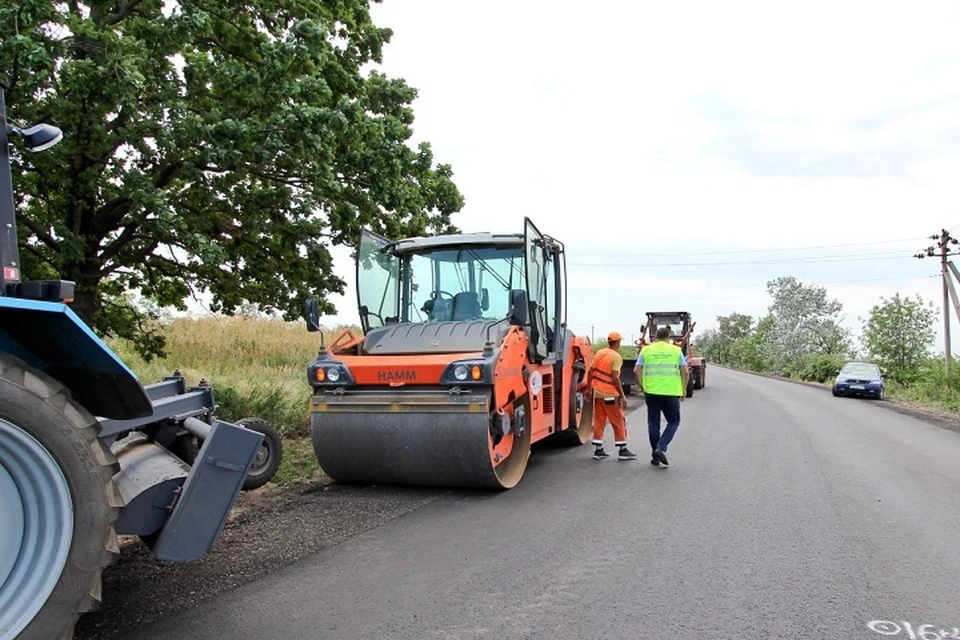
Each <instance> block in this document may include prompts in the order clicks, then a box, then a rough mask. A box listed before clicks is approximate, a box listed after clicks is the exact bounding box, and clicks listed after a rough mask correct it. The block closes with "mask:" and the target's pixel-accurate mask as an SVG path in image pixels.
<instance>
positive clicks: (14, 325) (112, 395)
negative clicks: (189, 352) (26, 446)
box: [0, 296, 153, 420]
mask: <svg viewBox="0 0 960 640" xmlns="http://www.w3.org/2000/svg"><path fill="white" fill-rule="evenodd" d="M0 352H5V353H9V354H10V355H12V356H14V357H16V358H20V359H21V360H23V361H24V362H26V363H27V364H28V365H30V366H31V367H34V368H36V369H38V370H40V371H42V372H44V373H46V374H47V375H49V376H51V377H53V378H54V379H56V380H58V381H60V382H61V383H62V384H64V385H65V386H66V387H67V388H68V389H70V392H71V393H72V394H73V398H74V399H75V400H76V401H77V402H78V403H79V404H81V405H83V407H84V408H86V409H87V411H89V412H90V413H92V414H93V415H95V416H101V417H106V418H113V419H117V420H125V419H130V418H142V417H146V416H149V415H151V414H152V413H153V405H152V404H151V402H150V397H149V396H148V395H147V392H146V390H145V389H144V388H143V385H142V384H141V383H140V381H139V380H138V379H137V376H136V374H134V373H133V371H131V370H130V369H129V368H128V367H127V365H125V364H124V363H123V361H122V360H120V358H119V357H117V355H116V354H115V353H114V352H113V351H112V350H111V349H110V347H108V346H107V345H106V343H104V342H103V341H102V340H101V339H100V338H99V337H97V335H96V334H95V333H94V332H93V330H92V329H90V327H89V326H87V324H86V323H84V322H83V320H81V319H80V317H79V316H78V315H77V314H76V313H74V312H73V310H72V309H70V307H68V306H67V305H66V304H63V303H59V302H45V301H39V300H26V299H22V298H10V297H6V296H0Z"/></svg>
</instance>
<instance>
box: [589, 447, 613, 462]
mask: <svg viewBox="0 0 960 640" xmlns="http://www.w3.org/2000/svg"><path fill="white" fill-rule="evenodd" d="M609 457H610V454H609V453H607V452H606V451H604V450H603V447H597V450H596V451H594V452H593V459H594V460H604V459H606V458H609Z"/></svg>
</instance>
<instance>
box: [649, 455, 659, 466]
mask: <svg viewBox="0 0 960 640" xmlns="http://www.w3.org/2000/svg"><path fill="white" fill-rule="evenodd" d="M650 464H652V465H653V466H655V467H659V466H660V461H659V460H657V456H656V455H653V454H651V456H650Z"/></svg>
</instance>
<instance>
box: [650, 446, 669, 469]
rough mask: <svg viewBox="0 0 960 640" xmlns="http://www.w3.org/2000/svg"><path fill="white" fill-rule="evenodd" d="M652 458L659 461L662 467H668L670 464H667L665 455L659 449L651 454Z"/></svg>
mask: <svg viewBox="0 0 960 640" xmlns="http://www.w3.org/2000/svg"><path fill="white" fill-rule="evenodd" d="M653 457H654V458H656V459H657V460H659V461H660V464H662V465H663V466H665V467H669V466H670V463H669V462H667V454H665V453H664V452H663V451H660V449H657V450H656V451H654V452H653Z"/></svg>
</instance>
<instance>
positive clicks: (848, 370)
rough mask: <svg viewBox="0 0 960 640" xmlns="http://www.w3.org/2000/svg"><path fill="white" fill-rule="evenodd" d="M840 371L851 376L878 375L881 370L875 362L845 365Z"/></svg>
mask: <svg viewBox="0 0 960 640" xmlns="http://www.w3.org/2000/svg"><path fill="white" fill-rule="evenodd" d="M840 373H843V374H846V375H850V376H876V375H879V374H880V370H879V369H878V368H877V366H876V365H873V364H862V363H854V364H848V365H845V366H844V367H843V369H842V370H841V371H840Z"/></svg>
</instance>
